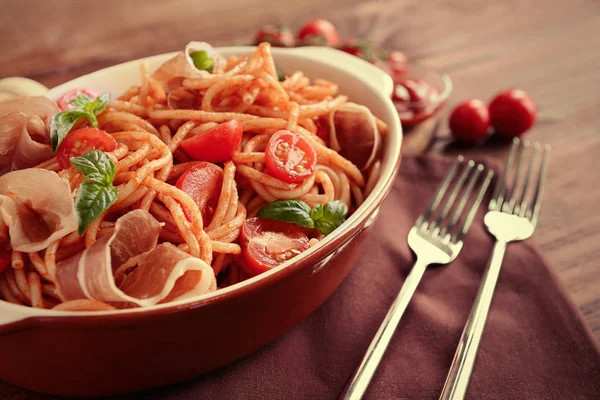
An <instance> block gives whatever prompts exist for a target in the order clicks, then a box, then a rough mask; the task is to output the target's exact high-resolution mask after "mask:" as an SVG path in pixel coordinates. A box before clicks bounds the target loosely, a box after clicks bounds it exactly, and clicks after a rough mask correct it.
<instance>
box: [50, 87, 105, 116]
mask: <svg viewBox="0 0 600 400" xmlns="http://www.w3.org/2000/svg"><path fill="white" fill-rule="evenodd" d="M79 93H83V94H87V95H88V96H90V97H91V98H93V99H95V98H96V97H98V93H96V92H94V91H93V90H90V89H73V90H71V91H68V92H67V93H65V94H63V95H62V96H61V98H60V99H59V100H58V107H60V109H61V110H63V111H64V110H74V109H75V106H72V105H71V104H69V102H70V101H71V100H73V99H75V97H76V96H77V95H78V94H79Z"/></svg>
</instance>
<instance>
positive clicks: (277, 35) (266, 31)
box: [254, 25, 296, 47]
mask: <svg viewBox="0 0 600 400" xmlns="http://www.w3.org/2000/svg"><path fill="white" fill-rule="evenodd" d="M262 42H269V43H271V45H272V46H275V47H294V46H295V45H296V38H295V37H294V34H293V33H292V31H290V30H289V29H288V28H287V27H286V26H284V25H266V26H263V27H262V28H261V30H260V31H258V32H257V34H256V37H255V38H254V44H255V45H258V44H260V43H262Z"/></svg>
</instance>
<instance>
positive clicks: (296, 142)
mask: <svg viewBox="0 0 600 400" xmlns="http://www.w3.org/2000/svg"><path fill="white" fill-rule="evenodd" d="M283 142H285V143H287V145H288V146H289V148H290V150H288V152H287V153H286V154H285V155H286V156H288V159H289V155H290V154H292V155H298V151H302V152H303V153H304V155H303V156H302V160H301V166H302V171H296V170H291V171H290V169H289V166H288V165H286V163H285V162H284V161H283V160H280V157H281V156H279V155H278V152H279V151H280V150H279V145H280V144H281V143H283ZM292 151H293V152H294V153H292ZM265 153H266V157H265V166H266V167H267V172H268V173H269V174H270V175H271V176H274V177H275V178H277V179H279V180H282V181H284V182H287V183H302V182H304V180H305V179H306V178H308V177H310V176H311V175H312V174H313V172H314V170H315V168H316V166H317V152H316V151H315V149H314V147H312V145H311V144H310V143H309V142H308V140H306V139H305V138H304V137H302V136H300V135H299V134H297V133H293V132H290V131H286V130H280V131H277V132H275V133H274V134H273V135H272V136H271V137H270V138H269V141H268V142H267V148H266V150H265ZM296 158H297V157H296ZM297 165H298V164H296V165H294V166H293V168H297Z"/></svg>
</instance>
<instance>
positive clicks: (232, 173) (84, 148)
mask: <svg viewBox="0 0 600 400" xmlns="http://www.w3.org/2000/svg"><path fill="white" fill-rule="evenodd" d="M140 69H141V82H140V83H139V84H136V85H133V86H131V87H130V88H129V89H128V90H126V91H125V92H124V93H122V94H121V95H120V96H118V97H116V98H113V99H111V98H110V96H109V95H108V94H100V93H98V92H95V91H94V90H93V89H94V88H81V89H76V90H73V91H71V92H69V93H66V94H64V96H63V97H62V98H61V99H59V100H58V101H57V102H56V103H55V102H53V101H50V100H48V99H45V98H17V99H14V100H9V101H5V102H3V103H0V129H1V131H2V132H3V135H4V137H3V138H2V139H3V141H2V143H0V147H6V148H0V151H2V154H3V156H2V157H0V169H1V170H2V172H1V174H2V176H0V217H1V218H0V298H1V299H2V300H4V301H8V302H12V303H15V304H21V305H25V306H32V307H38V308H54V309H58V310H69V311H93V310H112V309H119V308H129V307H146V306H151V305H155V304H162V303H166V302H170V301H174V300H181V299H188V298H194V297H197V296H200V295H202V294H205V293H209V292H212V291H214V290H217V289H218V288H222V287H227V286H230V285H233V284H236V283H238V282H240V281H243V280H245V279H247V278H249V277H252V276H255V275H257V274H260V273H262V272H265V271H267V270H269V269H271V268H274V267H277V266H279V265H281V264H282V263H284V262H286V261H288V260H290V259H293V258H294V257H296V256H297V255H299V254H300V253H302V252H303V251H305V250H307V249H308V248H309V247H311V246H313V245H315V244H316V243H318V242H319V241H320V240H322V239H323V238H324V237H325V236H326V235H327V234H329V233H331V232H332V231H334V230H335V229H336V228H337V227H338V226H339V225H341V224H342V223H343V222H344V220H345V218H346V217H347V216H348V215H349V214H350V213H352V212H353V211H354V210H355V209H356V208H357V207H358V206H360V204H361V203H362V202H363V201H364V199H365V197H366V196H368V194H369V193H370V191H371V190H372V189H373V187H374V185H375V183H376V181H377V178H378V175H379V169H380V161H379V160H378V158H377V157H378V151H379V150H380V147H381V135H382V134H385V133H386V130H387V126H386V125H385V123H383V122H382V121H380V120H378V119H377V118H376V117H375V116H373V114H372V113H371V112H370V111H369V110H368V109H367V108H366V107H364V106H361V105H358V104H355V103H352V102H349V101H348V98H347V97H346V96H344V95H341V94H339V93H338V87H337V85H336V84H335V83H334V82H329V81H325V80H322V79H314V80H310V79H309V78H308V77H306V76H305V75H304V74H303V73H302V72H301V71H296V72H293V73H291V74H289V75H286V76H285V77H280V76H279V75H278V70H277V68H276V66H275V63H274V60H273V57H272V55H271V52H270V47H269V44H267V43H263V44H261V45H259V46H258V47H257V49H256V51H255V52H254V53H252V54H250V55H248V56H233V57H229V58H227V59H225V58H223V57H222V56H220V55H219V54H218V53H217V52H216V51H215V50H214V49H213V48H212V47H210V46H209V45H207V44H206V43H197V42H192V43H190V44H189V45H188V46H187V47H186V49H185V50H184V51H183V52H181V53H179V54H178V55H177V56H175V57H174V58H173V59H171V60H169V61H167V62H166V63H164V64H163V65H162V66H160V67H159V68H158V69H157V70H156V71H154V72H153V73H150V71H149V65H148V63H147V62H145V61H144V62H142V63H141V68H140Z"/></svg>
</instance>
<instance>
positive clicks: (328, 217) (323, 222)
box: [310, 200, 348, 236]
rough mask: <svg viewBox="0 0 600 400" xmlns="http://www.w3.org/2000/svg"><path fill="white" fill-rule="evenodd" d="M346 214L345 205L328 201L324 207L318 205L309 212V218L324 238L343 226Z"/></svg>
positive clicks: (341, 202) (340, 202) (337, 201)
mask: <svg viewBox="0 0 600 400" xmlns="http://www.w3.org/2000/svg"><path fill="white" fill-rule="evenodd" d="M347 214H348V207H347V206H346V203H344V202H343V201H339V200H336V201H330V202H328V203H327V204H325V205H321V204H319V205H317V206H315V207H314V208H313V209H312V210H310V217H311V218H312V220H313V221H314V224H315V227H316V228H317V229H318V230H319V232H321V233H322V234H323V235H325V236H327V235H329V234H330V233H331V232H333V231H334V230H335V229H336V228H337V227H338V226H340V225H341V224H343V223H344V221H345V220H346V215H347Z"/></svg>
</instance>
